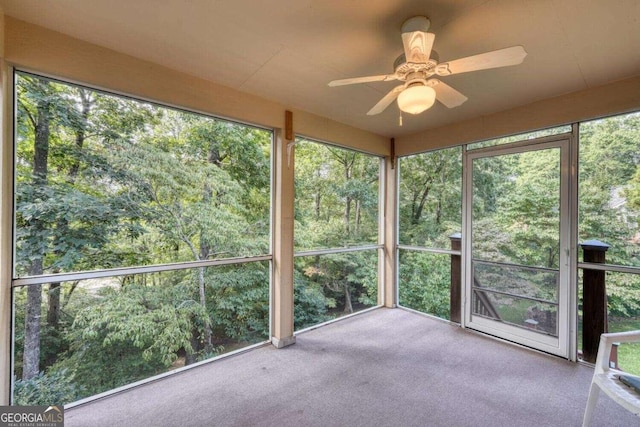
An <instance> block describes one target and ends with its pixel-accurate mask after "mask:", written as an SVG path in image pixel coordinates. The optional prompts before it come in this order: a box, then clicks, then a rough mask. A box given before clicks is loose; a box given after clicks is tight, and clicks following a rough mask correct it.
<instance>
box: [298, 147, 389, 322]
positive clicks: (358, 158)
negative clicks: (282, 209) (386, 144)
mask: <svg viewBox="0 0 640 427" xmlns="http://www.w3.org/2000/svg"><path fill="white" fill-rule="evenodd" d="M295 150H296V151H295V244H294V248H295V251H296V260H295V301H294V309H295V328H296V330H300V329H303V328H305V327H308V326H312V325H316V324H318V323H322V322H324V321H327V320H331V319H333V318H336V317H340V316H342V315H344V314H350V313H354V312H356V311H359V310H362V309H365V308H367V307H372V306H375V305H377V304H378V281H379V277H378V260H379V253H380V251H381V246H380V245H379V244H378V242H379V239H380V238H379V232H378V229H379V204H380V165H381V160H380V158H379V157H376V156H372V155H368V154H364V153H359V152H356V151H352V150H347V149H344V148H339V147H335V146H332V145H328V144H322V143H318V142H314V141H310V140H304V139H299V140H298V141H296V149H295Z"/></svg>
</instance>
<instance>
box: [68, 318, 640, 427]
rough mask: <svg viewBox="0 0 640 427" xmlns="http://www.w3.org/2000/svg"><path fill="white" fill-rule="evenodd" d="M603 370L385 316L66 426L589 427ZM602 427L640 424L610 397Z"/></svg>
mask: <svg viewBox="0 0 640 427" xmlns="http://www.w3.org/2000/svg"><path fill="white" fill-rule="evenodd" d="M592 374H593V370H592V369H590V368H589V367H587V366H583V365H579V364H575V363H571V362H568V361H565V360H561V359H559V358H556V357H553V356H547V355H543V354H539V353H536V352H533V351H529V350H526V349H522V348H519V347H516V346H513V345H510V344H506V343H502V342H499V341H496V340H493V339H490V338H487V337H484V336H481V335H479V334H475V333H471V332H468V331H465V330H463V329H461V328H458V327H455V326H451V325H448V324H446V323H443V322H439V321H437V320H433V319H430V318H427V317H425V316H421V315H418V314H415V313H411V312H408V311H406V310H402V309H378V310H374V311H370V312H367V313H363V314H362V315H359V316H354V317H351V318H349V319H345V320H343V321H340V322H336V323H333V324H330V325H327V326H324V327H321V328H318V329H315V330H311V331H308V332H305V333H302V334H299V335H298V336H297V343H296V344H295V345H293V346H290V347H287V348H284V349H281V350H277V349H275V348H273V347H271V346H265V347H261V348H258V349H255V350H252V351H249V352H246V353H242V354H239V355H235V356H232V357H229V358H226V359H222V360H218V361H216V362H213V363H210V364H207V365H204V366H200V367H197V368H194V369H191V370H187V371H184V372H182V373H179V374H176V375H173V376H171V377H168V378H165V379H162V380H159V381H155V382H152V383H149V384H146V385H144V386H140V387H137V388H134V389H131V390H129V391H126V392H123V393H120V394H117V395H113V396H110V397H107V398H104V399H101V400H98V401H94V402H91V403H88V404H85V405H81V406H77V407H75V408H71V409H68V410H67V411H66V412H65V426H67V427H72V426H110V427H111V426H127V427H129V426H254V425H255V426H579V425H581V422H582V415H583V412H584V408H585V404H586V400H587V394H588V389H589V384H590V381H591V376H592ZM593 425H594V426H640V418H639V417H634V416H633V415H631V414H630V413H628V412H626V411H625V410H624V409H622V408H620V407H619V406H618V405H616V404H615V403H613V402H612V401H611V400H609V399H608V398H607V397H606V396H604V395H602V394H601V397H600V400H599V402H598V406H597V408H596V411H595V415H594V423H593Z"/></svg>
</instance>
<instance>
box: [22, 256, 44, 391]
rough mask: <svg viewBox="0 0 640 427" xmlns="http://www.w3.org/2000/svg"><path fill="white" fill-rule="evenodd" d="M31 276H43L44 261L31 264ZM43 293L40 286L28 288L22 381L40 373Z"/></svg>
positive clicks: (40, 260) (35, 261)
mask: <svg viewBox="0 0 640 427" xmlns="http://www.w3.org/2000/svg"><path fill="white" fill-rule="evenodd" d="M29 274H30V275H34V274H42V259H39V260H34V261H33V262H32V263H31V268H30V269H29ZM41 307H42V291H41V287H40V286H39V285H32V286H29V287H27V307H26V313H25V318H24V349H23V352H22V379H23V380H29V379H31V378H33V377H35V376H36V375H38V372H40V316H41Z"/></svg>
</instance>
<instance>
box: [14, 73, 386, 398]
mask: <svg viewBox="0 0 640 427" xmlns="http://www.w3.org/2000/svg"><path fill="white" fill-rule="evenodd" d="M16 92H17V101H18V102H17V107H18V108H17V117H16V135H17V141H16V174H15V176H16V185H15V188H16V196H15V197H16V198H15V203H16V215H15V218H16V242H15V246H16V258H15V263H14V264H15V273H16V276H17V277H27V276H36V277H37V276H41V275H43V274H44V275H46V274H55V273H73V272H92V271H101V270H108V269H112V268H126V267H131V268H132V270H130V271H128V272H127V274H121V275H109V274H108V273H107V274H101V275H100V277H92V278H86V279H82V280H67V281H63V282H56V283H45V284H43V285H37V284H34V285H29V286H23V287H16V288H14V313H15V314H14V316H15V329H14V331H15V332H14V341H15V346H14V403H16V404H36V403H41V404H52V403H68V402H71V401H74V400H77V399H79V398H83V397H87V396H90V395H93V394H96V393H100V392H103V391H106V390H109V389H112V388H115V387H119V386H121V385H125V384H128V383H131V382H134V381H137V380H140V379H144V378H147V377H149V376H152V375H155V374H158V373H162V372H164V371H166V370H169V369H174V368H177V367H180V366H184V365H189V364H191V363H194V362H197V361H200V360H205V359H208V358H210V357H213V356H216V355H219V354H222V353H225V352H228V351H231V350H234V349H237V348H240V347H243V346H246V345H249V344H252V343H257V342H261V341H265V340H267V339H269V280H270V279H269V278H270V265H269V262H267V261H256V262H240V261H239V262H238V263H232V264H229V265H215V266H210V265H198V264H202V263H207V262H209V261H212V260H219V259H229V258H234V257H251V256H261V255H267V254H269V252H270V233H271V230H270V226H271V225H270V208H271V207H270V202H271V190H270V184H271V155H270V150H271V139H272V134H271V132H270V131H267V130H264V129H259V128H255V127H250V126H246V125H241V124H237V123H232V122H229V121H224V120H219V119H214V118H210V117H205V116H202V115H197V114H193V113H189V112H184V111H179V110H174V109H169V108H165V107H160V106H157V105H153V104H150V103H144V102H140V101H136V100H132V99H127V98H123V97H118V96H113V95H110V94H105V93H102V92H98V91H95V90H90V89H87V88H83V87H79V86H74V85H68V84H64V83H60V82H56V81H52V80H49V79H45V78H40V77H37V76H33V75H29V74H24V73H18V74H17V75H16ZM298 151H299V154H298V156H299V160H298V165H297V170H298V172H297V175H296V184H297V186H298V187H299V188H298V194H297V198H296V221H297V225H296V239H297V240H296V242H297V243H296V247H297V248H298V249H300V250H301V249H304V248H332V247H344V246H345V245H349V244H351V243H354V242H360V243H370V244H376V243H377V224H378V220H377V206H378V205H377V204H378V193H377V191H378V172H379V171H378V168H379V162H380V160H379V159H378V158H374V157H371V156H367V155H364V154H360V153H354V152H352V151H348V150H344V149H340V148H337V147H330V146H326V145H322V144H317V143H312V142H308V141H307V142H303V143H302V142H301V143H300V144H299V148H298ZM372 253H373V256H371V255H370V254H369V253H342V254H331V255H322V256H312V257H299V258H297V259H296V274H295V321H296V328H297V329H301V328H304V327H306V326H310V325H314V324H317V323H319V322H322V321H326V320H329V319H331V318H333V317H336V316H340V315H342V314H345V313H351V312H354V311H357V310H358V309H361V308H364V307H366V306H370V305H375V304H376V303H377V280H378V278H377V250H375V249H374V250H373V252H372ZM185 262H191V263H195V264H191V265H189V266H188V267H182V266H181V265H180V264H176V263H185ZM167 264H170V266H169V268H161V267H162V266H166V265H167ZM138 267H151V268H150V270H149V269H148V270H145V271H144V272H142V271H140V272H138V271H136V268H138Z"/></svg>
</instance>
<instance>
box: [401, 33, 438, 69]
mask: <svg viewBox="0 0 640 427" xmlns="http://www.w3.org/2000/svg"><path fill="white" fill-rule="evenodd" d="M435 38H436V35H435V34H433V33H427V32H424V31H412V32H410V33H403V34H402V45H403V46H404V56H405V58H406V61H407V62H413V63H426V62H427V61H429V55H431V48H432V47H433V41H434V40H435Z"/></svg>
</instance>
